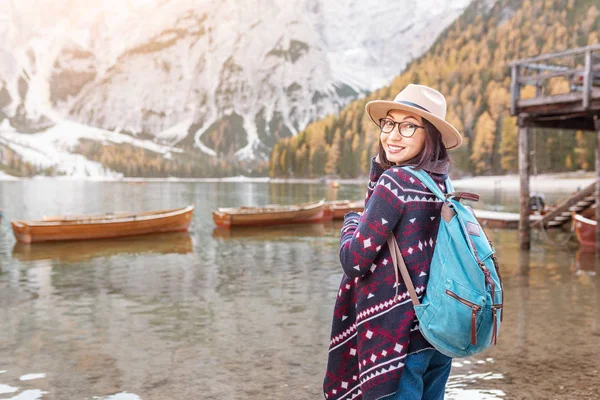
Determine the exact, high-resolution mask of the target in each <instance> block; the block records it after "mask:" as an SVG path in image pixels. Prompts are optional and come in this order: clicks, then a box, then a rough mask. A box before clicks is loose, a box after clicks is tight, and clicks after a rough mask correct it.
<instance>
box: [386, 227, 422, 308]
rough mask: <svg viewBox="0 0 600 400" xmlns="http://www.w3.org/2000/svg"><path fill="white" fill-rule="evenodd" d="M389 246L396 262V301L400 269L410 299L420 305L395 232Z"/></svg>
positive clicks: (414, 303)
mask: <svg viewBox="0 0 600 400" xmlns="http://www.w3.org/2000/svg"><path fill="white" fill-rule="evenodd" d="M387 242H388V247H389V248H390V253H391V255H392V262H393V263H394V273H395V274H396V296H394V303H395V302H396V301H397V300H398V287H399V286H400V277H399V276H398V271H400V273H401V274H402V280H403V281H404V284H405V285H406V288H407V289H408V294H409V295H410V299H411V300H412V303H413V305H414V306H418V305H419V304H421V302H420V301H419V298H418V297H417V292H416V291H415V286H414V285H413V283H412V280H411V279H410V275H409V274H408V269H407V268H406V264H405V263H404V259H403V258H402V253H401V252H400V248H399V247H398V242H396V238H395V237H394V235H393V234H391V235H390V237H388V240H387Z"/></svg>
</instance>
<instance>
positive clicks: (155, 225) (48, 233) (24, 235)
mask: <svg viewBox="0 0 600 400" xmlns="http://www.w3.org/2000/svg"><path fill="white" fill-rule="evenodd" d="M193 213H194V206H188V207H184V208H177V209H173V210H163V211H149V212H139V213H121V214H88V215H85V214H84V215H70V216H69V215H67V216H59V217H47V218H46V220H43V221H13V222H12V229H13V234H14V235H15V238H16V239H17V240H18V241H19V242H23V243H36V242H48V241H61V240H87V239H104V238H113V237H121V236H134V235H146V234H150V233H159V232H179V231H186V230H187V229H188V227H189V225H190V222H191V221H192V215H193Z"/></svg>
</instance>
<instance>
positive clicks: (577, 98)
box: [517, 92, 583, 107]
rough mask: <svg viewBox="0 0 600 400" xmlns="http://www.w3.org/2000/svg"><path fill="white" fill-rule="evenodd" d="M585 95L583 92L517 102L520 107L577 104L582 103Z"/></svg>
mask: <svg viewBox="0 0 600 400" xmlns="http://www.w3.org/2000/svg"><path fill="white" fill-rule="evenodd" d="M582 99H583V94H582V93H581V92H570V93H561V94H555V95H553V96H543V97H533V98H529V99H522V100H519V101H518V102H517V106H518V107H531V106H539V105H546V104H556V103H576V102H581V101H582Z"/></svg>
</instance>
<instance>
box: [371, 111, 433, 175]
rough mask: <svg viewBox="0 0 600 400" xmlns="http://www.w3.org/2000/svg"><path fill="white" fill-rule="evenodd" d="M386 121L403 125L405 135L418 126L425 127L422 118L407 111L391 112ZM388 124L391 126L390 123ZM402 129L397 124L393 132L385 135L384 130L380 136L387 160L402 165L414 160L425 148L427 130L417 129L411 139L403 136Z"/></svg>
mask: <svg viewBox="0 0 600 400" xmlns="http://www.w3.org/2000/svg"><path fill="white" fill-rule="evenodd" d="M386 119H387V120H391V121H393V122H400V123H403V126H402V129H403V131H404V133H405V134H406V132H410V131H411V129H412V128H415V127H416V126H423V119H422V118H421V117H420V116H418V115H416V114H412V113H410V112H407V111H401V110H391V111H389V112H388V113H387V116H386ZM387 123H388V125H389V126H391V125H390V124H391V122H390V121H387ZM400 129H401V126H400V125H398V124H395V126H394V129H392V131H391V132H389V133H385V132H383V130H382V131H381V136H380V140H381V144H382V145H383V149H384V151H385V155H386V156H387V159H388V160H389V161H390V162H392V163H396V164H402V163H404V162H406V161H408V160H410V159H412V158H414V157H415V156H416V155H418V154H419V153H420V152H421V151H423V148H424V147H425V129H423V128H416V130H415V131H414V133H413V135H412V136H411V137H405V136H402V135H401V134H400V131H399V130H400Z"/></svg>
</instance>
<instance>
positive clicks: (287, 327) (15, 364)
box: [0, 179, 600, 400]
mask: <svg viewBox="0 0 600 400" xmlns="http://www.w3.org/2000/svg"><path fill="white" fill-rule="evenodd" d="M365 189H366V185H365V184H346V183H342V185H341V187H340V188H338V189H334V188H331V187H330V186H329V185H326V184H325V183H268V182H181V181H179V182H178V181H144V182H121V181H119V182H95V181H77V180H50V179H35V180H19V181H3V182H0V209H2V210H3V212H4V215H3V219H2V223H1V225H0V399H17V400H33V399H44V400H59V399H60V400H64V399H82V400H83V399H106V400H109V399H110V400H138V399H144V400H159V399H160V400H163V399H207V400H208V399H241V400H246V399H261V400H262V399H293V400H296V399H297V400H300V399H303V400H304V399H322V398H323V396H322V394H321V385H322V380H323V374H324V371H325V363H326V357H327V346H328V343H329V333H330V327H331V318H332V311H333V305H334V300H335V296H336V293H337V290H338V284H339V281H340V277H341V274H342V271H341V267H340V266H339V260H338V247H339V230H340V228H341V221H334V222H329V223H321V224H308V225H291V226H272V227H263V228H256V229H249V228H247V229H242V230H240V229H232V230H220V229H216V228H215V225H214V223H213V221H212V216H211V211H213V210H214V209H216V208H217V207H235V206H241V205H246V206H252V205H265V204H294V203H302V202H308V201H317V200H320V199H327V200H335V199H361V198H363V197H364V192H365ZM480 194H481V195H482V198H483V200H484V201H482V203H481V204H480V205H476V207H477V206H480V207H484V208H489V209H496V210H505V211H516V210H517V208H516V207H517V202H518V193H514V192H512V193H511V192H498V191H497V190H494V191H488V192H485V191H480ZM560 195H561V194H560V193H557V194H556V195H555V198H558V197H560ZM563 195H564V193H563ZM547 200H548V202H551V201H552V198H548V199H547ZM189 204H194V205H195V207H196V209H195V213H194V217H193V221H192V224H191V226H190V229H189V232H186V233H173V234H159V235H149V236H141V237H130V238H122V239H113V240H97V241H81V242H64V243H54V244H34V245H24V244H20V243H17V242H16V241H15V239H14V237H13V235H12V232H11V230H10V224H9V221H10V220H27V219H41V218H42V216H43V215H61V214H81V213H97V212H116V211H144V210H159V209H169V208H176V207H183V206H186V205H189ZM487 234H488V236H489V237H490V239H491V240H492V242H493V243H494V245H495V247H496V251H497V256H498V259H499V261H500V266H501V272H502V276H503V280H504V287H505V291H504V293H505V305H504V320H503V323H502V326H501V331H500V336H499V338H498V344H497V346H495V347H492V348H491V349H489V350H488V351H486V352H485V353H483V354H482V355H480V356H476V357H472V358H466V359H455V361H454V362H453V368H452V374H451V377H450V379H449V382H448V385H447V391H446V399H599V398H600V273H598V271H600V266H598V265H599V264H598V263H597V262H596V259H595V257H594V254H593V253H590V252H585V251H582V250H579V249H578V245H577V242H576V241H575V240H574V239H573V238H571V240H568V239H569V236H571V233H569V232H568V231H566V232H552V231H549V232H545V231H536V232H534V236H533V246H532V250H531V251H520V250H519V246H518V232H517V231H516V230H491V229H488V230H487ZM565 243H566V244H565Z"/></svg>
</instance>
